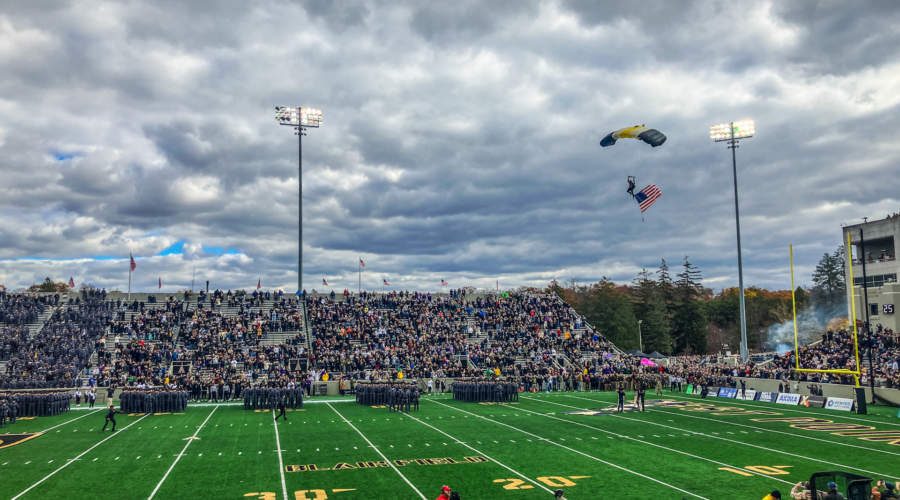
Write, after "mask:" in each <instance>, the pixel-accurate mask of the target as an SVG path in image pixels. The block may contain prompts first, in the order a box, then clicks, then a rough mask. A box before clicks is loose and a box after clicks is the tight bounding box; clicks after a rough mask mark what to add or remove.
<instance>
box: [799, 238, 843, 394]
mask: <svg viewBox="0 0 900 500" xmlns="http://www.w3.org/2000/svg"><path fill="white" fill-rule="evenodd" d="M789 253H790V262H791V309H792V312H793V315H794V363H795V365H796V370H797V372H805V373H809V372H813V373H834V374H841V375H853V380H854V382H856V387H860V385H859V376H860V364H859V335H858V332H857V329H856V299H853V300H851V304H852V305H851V309H852V317H851V321H850V326H851V327H852V328H853V350H854V355H855V358H856V370H848V369H846V368H843V369H838V370H818V369H815V368H800V340H799V335H798V333H797V331H798V328H797V299H796V295H797V289H796V288H795V284H794V245H790V246H789ZM847 256H848V257H847V258H848V262H849V265H850V286H851V289H850V290H851V294H852V290H853V289H852V286H853V252H852V251H851V248H850V233H847Z"/></svg>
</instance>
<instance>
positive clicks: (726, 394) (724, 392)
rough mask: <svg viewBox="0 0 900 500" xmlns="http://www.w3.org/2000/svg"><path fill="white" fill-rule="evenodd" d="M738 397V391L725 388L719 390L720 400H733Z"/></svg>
mask: <svg viewBox="0 0 900 500" xmlns="http://www.w3.org/2000/svg"><path fill="white" fill-rule="evenodd" d="M735 396H737V389H732V388H731V387H723V388H721V389H719V397H720V398H732V399H734V397H735Z"/></svg>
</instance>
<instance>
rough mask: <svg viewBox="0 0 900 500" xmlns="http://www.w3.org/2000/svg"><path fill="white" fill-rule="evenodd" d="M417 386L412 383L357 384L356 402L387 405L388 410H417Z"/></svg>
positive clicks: (365, 404) (407, 411)
mask: <svg viewBox="0 0 900 500" xmlns="http://www.w3.org/2000/svg"><path fill="white" fill-rule="evenodd" d="M419 397H420V394H419V388H418V387H417V386H416V385H414V384H403V383H401V384H359V385H357V386H356V402H357V403H358V404H361V405H364V406H387V407H388V410H389V411H399V412H403V413H409V411H410V409H411V408H412V409H415V410H416V411H419Z"/></svg>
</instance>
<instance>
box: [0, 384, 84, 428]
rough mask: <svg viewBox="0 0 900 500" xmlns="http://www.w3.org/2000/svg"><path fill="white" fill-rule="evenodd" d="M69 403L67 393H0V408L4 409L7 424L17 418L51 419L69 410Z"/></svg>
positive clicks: (69, 398)
mask: <svg viewBox="0 0 900 500" xmlns="http://www.w3.org/2000/svg"><path fill="white" fill-rule="evenodd" d="M71 401H72V397H71V396H70V395H69V392H68V391H41V392H12V393H0V408H2V407H4V406H5V407H6V414H7V415H6V420H8V421H9V423H15V421H16V418H18V417H52V416H54V415H59V414H60V413H65V412H67V411H69V409H70V408H71ZM0 412H2V410H0Z"/></svg>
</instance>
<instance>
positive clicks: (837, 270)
mask: <svg viewBox="0 0 900 500" xmlns="http://www.w3.org/2000/svg"><path fill="white" fill-rule="evenodd" d="M844 272H845V270H844V257H843V247H838V249H837V250H835V251H834V253H833V254H831V255H829V254H827V253H826V254H825V255H823V256H822V258H821V259H819V263H818V265H816V269H815V271H813V275H812V280H813V284H814V285H815V286H814V287H813V294H812V295H813V297H812V303H813V304H814V305H815V306H816V307H817V308H818V309H822V310H823V313H825V314H827V315H829V316H831V315H836V314H846V293H847V284H846V280H845V279H844Z"/></svg>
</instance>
